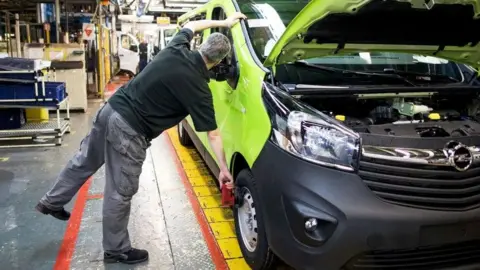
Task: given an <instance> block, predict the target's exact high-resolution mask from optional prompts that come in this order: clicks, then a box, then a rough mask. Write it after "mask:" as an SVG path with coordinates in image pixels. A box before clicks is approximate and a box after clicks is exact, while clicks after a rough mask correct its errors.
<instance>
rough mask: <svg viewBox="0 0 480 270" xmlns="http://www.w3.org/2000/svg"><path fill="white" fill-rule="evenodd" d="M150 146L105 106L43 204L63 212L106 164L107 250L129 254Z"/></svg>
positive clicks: (104, 224) (105, 239)
mask: <svg viewBox="0 0 480 270" xmlns="http://www.w3.org/2000/svg"><path fill="white" fill-rule="evenodd" d="M149 145H150V144H149V142H148V141H147V140H146V139H145V138H144V137H143V136H140V135H139V134H138V133H137V132H135V131H134V130H133V129H132V128H131V127H130V126H129V125H128V124H127V123H126V122H125V120H124V119H123V118H122V117H121V116H120V115H119V114H118V113H117V112H116V111H114V110H113V109H112V107H111V106H110V105H109V104H108V103H106V104H104V105H103V106H102V108H100V109H99V110H98V112H97V113H96V115H95V116H94V118H93V127H92V129H91V130H90V132H89V133H88V135H87V136H86V137H85V138H84V139H83V141H82V142H81V144H80V149H79V151H78V152H77V153H76V154H75V156H74V157H73V158H72V159H71V160H70V161H69V162H68V164H67V165H66V167H65V168H64V169H63V170H62V172H61V173H60V175H59V176H58V179H57V182H56V183H55V184H54V186H53V187H52V189H51V190H50V191H48V193H47V194H46V195H45V196H44V197H43V198H42V199H41V200H40V202H41V203H43V204H44V205H45V206H47V207H48V208H50V209H52V210H57V209H61V208H62V207H63V206H64V205H65V204H67V203H68V202H69V201H70V200H71V199H72V198H73V196H75V194H76V193H77V191H78V190H79V189H80V188H81V187H82V185H83V184H84V183H85V182H86V180H87V179H88V178H89V177H90V176H92V175H93V174H94V173H95V172H96V171H97V170H98V169H99V168H100V167H101V166H102V165H103V164H105V174H106V176H105V181H106V183H105V190H104V200H103V249H104V251H105V252H108V253H110V254H114V255H116V254H120V253H124V252H126V251H128V250H129V249H130V248H131V244H130V237H129V235H128V229H127V226H128V220H129V216H130V206H131V199H132V196H133V195H135V193H137V191H138V185H139V177H140V173H141V172H142V165H143V162H144V161H145V157H146V150H147V148H148V147H149Z"/></svg>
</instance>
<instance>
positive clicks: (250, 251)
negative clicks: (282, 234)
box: [233, 169, 277, 270]
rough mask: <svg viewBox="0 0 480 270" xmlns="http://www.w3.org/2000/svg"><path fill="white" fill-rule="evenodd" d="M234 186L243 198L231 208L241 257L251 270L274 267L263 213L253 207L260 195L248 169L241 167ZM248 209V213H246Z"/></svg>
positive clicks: (274, 259) (257, 203) (259, 200)
mask: <svg viewBox="0 0 480 270" xmlns="http://www.w3.org/2000/svg"><path fill="white" fill-rule="evenodd" d="M235 186H236V187H237V189H236V192H238V196H240V197H241V198H243V203H242V205H238V207H234V209H233V214H234V217H235V232H236V235H237V240H238V244H239V245H240V249H241V250H242V254H243V257H244V259H245V261H246V262H247V263H248V265H249V266H250V267H251V268H252V269H253V270H264V269H274V267H275V266H276V262H277V258H276V256H275V254H274V253H273V251H272V250H271V249H270V247H269V244H268V241H267V235H266V232H265V225H264V223H263V214H262V212H261V210H260V208H258V207H255V205H260V204H261V197H260V195H259V194H258V191H257V187H256V182H255V179H254V177H253V175H252V173H251V172H250V170H248V169H243V170H242V171H240V173H239V174H238V176H237V177H236V179H235ZM240 200H241V199H240ZM249 211H250V213H248V212H249ZM254 217H256V218H254ZM250 222H251V223H250ZM249 226H250V227H249ZM249 228H251V229H250V230H249ZM255 228H256V234H255ZM249 233H252V234H250V236H251V237H248V235H249ZM247 239H252V240H253V239H255V240H256V241H248V240H247ZM250 243H252V244H250Z"/></svg>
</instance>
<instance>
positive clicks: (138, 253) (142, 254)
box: [103, 248, 148, 264]
mask: <svg viewBox="0 0 480 270" xmlns="http://www.w3.org/2000/svg"><path fill="white" fill-rule="evenodd" d="M103 260H104V261H105V262H106V263H116V262H119V263H126V264H135V263H141V262H144V261H146V260H148V251H146V250H143V249H136V248H132V249H130V250H129V251H127V252H125V253H122V254H117V255H113V254H108V253H107V252H105V253H104V254H103Z"/></svg>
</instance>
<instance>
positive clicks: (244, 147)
mask: <svg viewBox="0 0 480 270" xmlns="http://www.w3.org/2000/svg"><path fill="white" fill-rule="evenodd" d="M215 7H222V8H223V10H224V12H225V13H226V15H227V16H228V15H230V14H231V13H233V12H235V11H236V10H235V7H234V5H233V3H232V2H231V1H224V0H213V1H209V2H208V3H207V4H205V5H204V6H202V8H201V9H198V10H193V11H191V12H189V13H187V14H185V15H183V16H182V17H180V18H179V22H180V23H181V22H183V21H185V20H187V19H188V18H190V17H192V16H193V15H195V14H198V13H201V12H205V11H206V12H207V19H211V18H212V11H213V9H214V8H215ZM231 31H232V36H233V43H234V48H235V51H236V55H237V58H238V63H239V66H238V68H239V70H240V79H239V81H238V84H237V87H236V89H232V88H231V87H230V85H229V84H228V83H227V82H217V81H215V80H211V81H210V84H209V85H210V90H211V91H212V94H213V102H214V106H215V114H216V120H217V124H218V128H219V130H220V133H221V135H222V139H223V146H224V149H225V155H226V158H227V162H228V165H229V167H231V162H232V158H233V155H234V154H235V153H240V154H241V155H243V157H244V158H245V159H246V161H247V163H248V164H249V165H250V166H252V165H253V163H254V162H255V160H256V158H257V157H258V155H259V154H260V151H261V150H262V148H263V146H264V144H265V142H266V141H267V139H268V137H269V135H270V131H271V125H270V119H269V117H268V115H267V112H266V110H265V107H264V104H263V101H262V96H261V95H262V83H263V79H264V77H265V72H264V71H263V70H262V69H261V68H260V67H259V66H258V65H257V64H256V63H255V62H254V59H253V57H252V55H251V53H250V51H249V50H248V48H247V46H246V40H245V37H244V35H243V32H242V29H241V26H240V24H237V25H236V26H234V27H233V28H232V29H231ZM209 34H210V30H206V31H204V36H203V40H206V38H207V37H208V35H209ZM187 121H188V123H189V124H190V125H191V126H192V127H194V125H193V122H192V120H191V118H190V117H188V118H187ZM196 135H197V136H198V137H199V139H200V140H201V141H202V143H203V145H204V146H205V147H206V149H207V151H208V152H209V153H210V155H211V156H212V157H214V159H216V157H215V154H214V152H213V151H212V149H211V147H210V144H209V142H208V139H207V135H206V133H205V132H196Z"/></svg>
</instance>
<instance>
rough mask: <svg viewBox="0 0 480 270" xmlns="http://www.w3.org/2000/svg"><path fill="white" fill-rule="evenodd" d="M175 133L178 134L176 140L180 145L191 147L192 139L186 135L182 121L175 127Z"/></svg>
mask: <svg viewBox="0 0 480 270" xmlns="http://www.w3.org/2000/svg"><path fill="white" fill-rule="evenodd" d="M177 133H178V140H179V141H180V144H181V145H183V146H185V147H189V146H192V144H193V143H192V139H191V138H190V136H189V135H188V133H187V130H186V129H185V127H184V126H183V121H180V123H178V125H177Z"/></svg>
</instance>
